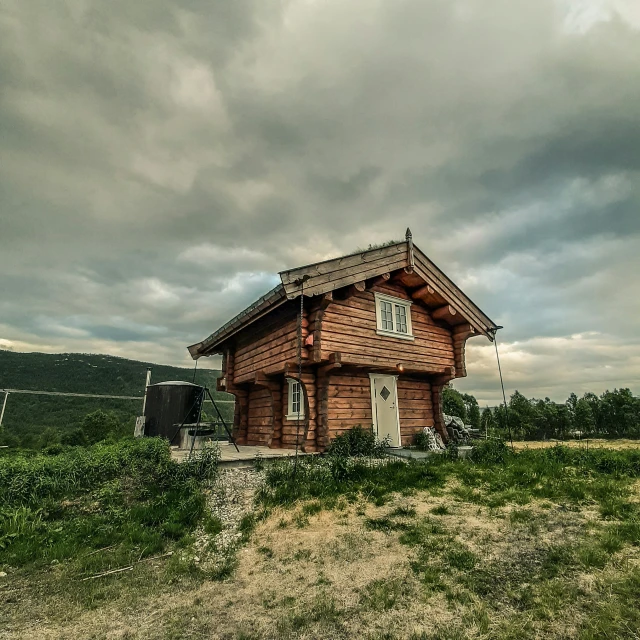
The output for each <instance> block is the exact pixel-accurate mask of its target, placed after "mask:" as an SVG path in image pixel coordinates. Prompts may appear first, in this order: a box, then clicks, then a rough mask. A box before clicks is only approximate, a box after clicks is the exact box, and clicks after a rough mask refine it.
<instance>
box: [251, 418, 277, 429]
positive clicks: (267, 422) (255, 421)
mask: <svg viewBox="0 0 640 640" xmlns="http://www.w3.org/2000/svg"><path fill="white" fill-rule="evenodd" d="M260 426H273V418H271V417H264V418H252V417H251V416H249V428H250V429H251V428H252V427H260Z"/></svg>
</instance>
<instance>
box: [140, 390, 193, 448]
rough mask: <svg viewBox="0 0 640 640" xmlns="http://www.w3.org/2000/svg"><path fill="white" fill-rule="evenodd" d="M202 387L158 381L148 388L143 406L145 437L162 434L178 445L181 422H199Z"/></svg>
mask: <svg viewBox="0 0 640 640" xmlns="http://www.w3.org/2000/svg"><path fill="white" fill-rule="evenodd" d="M202 392H203V387H201V386H199V385H197V384H191V383H190V382H180V381H172V382H159V383H158V384H151V385H149V386H148V387H147V404H146V405H145V411H144V417H145V421H144V423H145V430H144V433H145V435H146V436H161V437H163V438H167V439H168V440H171V444H175V445H178V444H180V434H179V433H176V431H177V430H178V426H179V425H181V424H182V423H185V424H194V423H195V422H197V421H198V414H199V413H200V405H201V403H202V400H203V393H202Z"/></svg>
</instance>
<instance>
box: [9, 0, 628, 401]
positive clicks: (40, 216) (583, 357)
mask: <svg viewBox="0 0 640 640" xmlns="http://www.w3.org/2000/svg"><path fill="white" fill-rule="evenodd" d="M639 205H640V3H638V2H637V0H601V1H600V2H598V1H597V0H588V1H587V0H585V1H584V2H581V1H578V0H563V1H560V0H535V2H532V1H531V0H482V1H481V0H349V1H348V2H345V1H344V0H291V1H288V0H234V1H233V2H231V1H230V0H206V1H205V0H173V1H171V2H168V1H165V0H156V1H155V2H132V1H131V0H126V1H119V0H112V1H111V2H104V1H98V0H66V1H60V2H52V1H51V0H3V2H2V4H1V7H0V348H5V349H6V348H8V349H13V350H16V351H34V350H37V351H48V352H60V351H82V352H95V353H110V354H115V355H120V356H125V357H130V358H136V359H144V360H148V361H153V362H161V363H168V364H188V365H190V364H191V360H190V359H189V357H188V354H187V351H186V348H185V347H186V345H188V344H191V343H193V342H197V341H199V340H201V339H202V338H204V337H205V336H206V335H208V334H209V333H211V332H212V331H213V330H214V329H216V328H217V327H218V326H220V325H221V324H222V323H224V322H225V321H226V320H228V319H229V318H230V317H231V316H232V315H233V314H235V313H236V312H238V311H240V310H242V309H243V308H244V307H245V306H246V305H247V304H248V303H250V302H252V301H253V300H254V299H255V298H257V297H258V296H260V295H262V294H263V293H264V292H265V291H266V290H268V289H269V288H271V287H272V286H274V284H276V282H277V280H276V275H275V274H276V273H277V272H278V271H279V270H282V269H285V268H290V267H294V266H297V265H300V264H305V263H309V262H313V261H315V260H320V259H325V258H328V257H334V256H337V255H340V254H341V253H344V252H349V251H352V250H354V249H355V248H358V247H366V246H367V245H369V244H370V243H376V242H381V241H384V240H388V239H391V238H398V239H401V238H402V237H403V235H404V231H405V229H406V227H407V226H410V227H411V229H412V231H413V234H414V240H415V242H416V244H417V245H418V246H419V247H420V248H421V249H422V250H423V251H424V252H425V253H426V254H427V255H429V256H430V257H431V258H432V259H433V260H434V261H435V262H436V264H438V265H439V266H440V267H441V268H442V269H443V270H444V271H445V272H446V273H447V274H448V275H449V276H450V277H452V278H453V279H454V281H456V282H457V283H458V284H459V285H460V286H461V287H462V288H463V289H464V290H465V291H466V292H467V293H468V294H469V295H470V297H471V298H472V299H473V300H474V301H475V302H476V303H477V304H478V305H479V306H480V307H481V308H482V309H483V310H484V311H485V312H486V313H487V314H488V315H489V316H490V317H491V318H492V319H493V320H494V321H496V322H497V323H498V324H502V325H504V326H505V329H504V331H502V332H501V333H500V334H499V337H500V346H501V351H502V360H503V369H504V373H505V378H506V385H507V391H508V392H509V393H510V392H512V391H513V390H514V389H516V388H517V389H519V390H520V391H522V392H523V393H524V394H525V395H527V396H537V397H544V396H550V397H551V398H552V399H555V400H564V399H565V398H566V396H567V395H568V393H569V392H570V391H572V390H575V391H576V392H578V393H582V392H584V391H587V390H593V391H596V392H598V393H600V392H602V391H603V390H604V389H606V388H613V387H620V386H630V387H631V388H632V389H633V390H634V392H635V393H638V392H640V321H639V320H638V318H640V277H639V274H640V210H639ZM468 345H469V346H468V349H467V355H468V372H469V377H468V378H467V379H466V380H465V381H463V382H462V383H460V384H458V385H457V386H458V388H460V389H464V390H468V391H473V392H475V393H476V394H477V395H478V397H479V399H480V400H481V402H483V403H486V402H488V403H491V404H494V403H495V402H497V400H498V396H499V384H498V380H497V373H496V366H495V353H494V351H493V347H492V346H491V345H490V344H489V343H488V342H487V341H486V340H485V339H484V338H475V339H473V340H470V341H469V343H468ZM203 364H204V363H203ZM213 364H215V363H213V362H211V361H209V363H208V365H209V366H211V365H213ZM205 366H207V365H205ZM0 384H10V382H9V381H2V382H1V383H0Z"/></svg>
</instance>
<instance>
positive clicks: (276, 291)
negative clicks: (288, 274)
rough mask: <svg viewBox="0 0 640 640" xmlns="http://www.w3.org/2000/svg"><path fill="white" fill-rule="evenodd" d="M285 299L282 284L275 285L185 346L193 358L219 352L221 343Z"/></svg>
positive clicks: (282, 302)
mask: <svg viewBox="0 0 640 640" xmlns="http://www.w3.org/2000/svg"><path fill="white" fill-rule="evenodd" d="M286 301H287V296H286V294H285V291H284V287H283V286H282V284H279V285H277V286H276V287H274V288H273V289H271V291H269V292H267V293H266V294H265V295H263V296H262V297H261V298H258V300H256V301H255V302H254V303H253V304H251V305H249V306H248V307H247V308H246V309H245V310H244V311H241V312H240V313H239V314H238V315H236V316H234V317H233V318H231V320H229V322H227V323H226V324H224V325H223V326H222V327H220V329H218V330H217V331H215V332H214V333H212V334H211V335H210V336H209V337H208V338H206V339H205V340H203V341H202V342H197V343H196V344H192V345H191V346H189V347H187V349H188V350H189V353H190V354H191V357H192V358H193V359H194V360H197V359H198V358H200V357H202V356H211V355H215V354H219V353H221V349H220V347H221V345H222V344H223V343H224V342H225V341H226V340H228V339H229V338H231V337H232V336H233V335H235V334H236V333H237V332H238V331H240V330H241V329H244V328H245V327H247V326H248V325H250V324H251V323H253V322H255V321H256V320H258V318H261V317H262V316H263V315H265V314H266V313H269V312H270V311H272V310H273V309H275V308H276V307H279V306H280V305H281V304H284V303H285V302H286Z"/></svg>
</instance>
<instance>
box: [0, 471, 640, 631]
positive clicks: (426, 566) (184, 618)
mask: <svg viewBox="0 0 640 640" xmlns="http://www.w3.org/2000/svg"><path fill="white" fill-rule="evenodd" d="M455 490H456V483H453V484H452V485H451V486H450V487H448V488H447V490H444V491H432V492H415V493H412V494H410V495H406V496H402V495H396V496H395V497H394V498H393V499H392V500H391V501H390V502H388V503H387V504H385V505H384V506H381V507H376V506H373V505H371V504H369V503H365V502H358V503H355V504H348V503H346V501H345V503H344V504H343V505H340V507H339V508H338V509H336V510H332V511H320V512H319V513H309V512H306V513H305V511H304V509H303V508H302V507H298V508H297V509H294V510H277V511H275V512H273V513H271V514H270V516H269V517H268V518H267V519H266V520H265V521H264V522H262V523H261V524H259V525H258V526H257V528H256V530H255V531H254V532H253V535H252V537H251V540H250V541H249V543H248V544H247V545H246V546H244V547H243V548H242V549H241V550H240V551H239V556H238V564H237V568H236V570H235V572H234V573H233V575H232V576H231V577H230V578H228V579H227V580H225V581H224V582H205V583H204V584H201V585H199V586H197V587H195V588H190V589H184V588H180V587H177V588H176V589H175V590H174V591H173V592H169V593H164V594H160V595H158V596H156V597H153V598H150V599H149V600H148V601H147V602H145V603H144V604H143V605H142V606H141V605H140V604H136V605H134V606H129V605H128V604H127V602H126V597H125V598H124V599H123V601H119V602H112V603H109V604H105V605H102V606H97V607H96V608H95V609H94V610H92V611H87V612H86V613H83V614H82V615H80V616H79V617H74V619H67V620H60V621H48V622H47V623H43V622H42V621H41V622H38V621H34V623H33V624H31V625H27V626H26V627H24V628H23V629H22V630H21V631H20V632H18V633H14V634H12V635H11V638H23V639H27V638H42V639H43V640H45V639H54V638H55V639H60V638H65V639H72V638H94V639H98V638H100V639H103V638H104V639H109V640H116V639H120V640H133V639H136V640H151V639H153V640H156V639H162V640H178V639H182V638H203V639H204V638H212V639H213V638H216V639H222V640H232V639H233V640H258V639H280V638H290V639H293V638H299V639H311V638H314V639H316V638H317V639H323V640H325V639H326V640H333V639H336V638H344V639H347V638H363V639H366V640H394V639H400V638H406V639H410V640H428V639H434V640H435V639H438V638H440V639H443V640H444V639H445V638H446V639H456V638H458V639H462V638H519V637H534V636H535V637H543V638H547V637H553V638H577V637H582V636H581V635H580V634H579V633H578V632H577V630H578V625H579V624H580V623H581V616H583V615H584V614H582V613H580V611H579V609H578V608H577V607H576V608H575V609H572V608H571V607H570V608H568V609H566V608H565V607H564V605H562V606H561V607H559V606H558V603H561V602H562V600H564V599H566V598H567V597H569V596H570V597H571V598H579V599H580V600H582V601H584V602H586V603H587V606H586V607H585V611H588V610H589V607H590V606H591V599H592V598H593V599H595V598H596V592H597V588H598V587H597V585H598V584H599V581H602V580H604V579H606V576H607V575H608V574H609V573H611V572H615V570H616V569H615V566H613V565H612V567H609V568H606V569H601V568H598V569H597V570H594V571H582V572H580V573H578V574H576V575H573V576H572V577H570V579H567V580H561V579H560V577H558V578H556V579H554V581H553V583H550V584H551V587H550V588H552V589H554V591H550V592H549V593H547V592H546V591H545V590H544V589H546V587H544V589H542V590H540V591H539V592H536V593H537V595H536V596H535V597H536V598H539V599H540V598H542V600H541V601H539V602H536V603H535V606H536V607H537V608H538V610H539V611H542V614H541V618H540V619H539V620H536V622H535V624H536V632H535V633H534V636H532V635H531V633H530V631H531V628H530V627H528V631H527V625H530V624H531V620H530V617H531V616H530V614H529V613H527V611H526V608H525V609H524V610H522V609H521V605H520V604H519V598H520V597H521V592H522V591H523V590H524V592H526V590H527V589H528V588H529V579H530V577H529V576H530V574H531V575H532V574H533V573H535V571H538V570H539V567H540V566H542V565H544V563H545V562H547V559H548V553H549V550H550V549H554V548H558V549H562V548H564V546H563V545H566V544H567V542H568V541H571V540H579V539H581V538H584V536H585V535H587V536H588V535H589V533H588V532H589V530H590V528H591V527H592V526H594V525H595V522H596V520H597V518H598V516H597V513H596V512H595V511H593V510H590V509H583V510H580V511H576V510H571V509H567V508H566V507H565V506H564V505H554V504H551V503H548V502H537V503H530V504H528V505H527V506H526V508H520V507H517V506H515V505H507V506H505V507H502V508H493V509H490V508H487V507H485V506H479V505H477V504H471V503H468V502H464V501H463V500H460V499H456V498H455ZM389 523H391V526H389ZM415 523H429V524H428V526H429V527H433V528H434V532H435V535H431V534H429V535H431V537H430V538H429V542H428V543H426V544H425V540H426V539H425V540H423V542H422V543H421V546H418V547H415V546H413V547H412V546H411V545H410V544H409V545H407V544H406V541H405V543H404V544H403V541H402V535H403V532H406V531H407V530H408V529H410V527H411V525H414V524H415ZM438 535H444V536H446V537H445V538H440V539H441V540H442V541H443V543H438ZM432 544H433V546H431V545H432ZM438 544H440V546H438ZM452 548H457V549H459V550H464V553H470V554H472V556H473V557H475V558H476V559H477V561H476V564H475V565H473V567H471V565H469V567H468V570H467V568H465V565H464V563H462V564H460V558H458V560H456V558H455V557H452V558H450V561H451V562H454V561H455V562H458V564H459V565H460V569H459V570H454V571H453V573H449V574H442V573H440V574H438V571H442V569H440V570H437V567H438V566H440V567H442V566H443V565H438V564H437V563H438V562H439V561H440V560H441V558H442V556H439V554H442V553H445V554H446V553H449V556H450V555H451V552H450V551H446V549H452ZM618 555H619V556H620V557H619V558H618V559H617V560H616V561H615V562H616V564H617V565H619V564H620V563H624V564H625V566H628V565H629V563H632V564H633V565H640V552H639V551H638V549H625V550H624V551H623V552H619V553H618ZM449 556H447V557H449ZM623 556H624V557H623ZM462 559H463V560H464V556H463V557H462ZM434 561H435V563H436V564H433V562H434ZM416 563H422V565H421V568H420V570H416ZM430 567H435V568H436V573H435V574H433V575H432V573H433V572H431V573H430ZM484 567H493V569H492V570H493V571H495V572H496V573H492V574H491V576H490V582H491V584H490V585H489V586H488V588H489V589H492V590H493V589H495V588H496V583H498V582H500V579H501V578H500V576H503V577H504V580H505V581H507V582H508V581H511V582H513V593H511V592H508V591H505V592H504V593H503V594H502V595H500V596H499V597H501V598H504V601H503V602H502V603H500V606H495V605H496V603H495V601H492V600H491V598H493V597H494V596H492V597H491V598H489V599H486V598H483V597H478V596H477V595H474V593H472V592H470V591H468V590H467V589H466V588H465V587H464V586H463V585H464V584H465V581H467V580H468V579H469V576H471V575H474V574H477V575H478V576H481V575H482V571H483V570H484V569H483V568H484ZM612 575H614V574H612ZM114 579H117V578H114ZM514 581H515V582H514ZM567 590H568V591H567ZM498 593H502V592H500V591H498ZM545 598H548V604H547V601H546V600H544V599H545ZM565 604H568V602H566V603H565ZM522 606H525V605H522ZM554 607H555V608H554ZM558 609H560V610H558ZM538 615H540V614H538ZM0 637H3V634H2V632H1V631H0ZM6 637H9V636H6Z"/></svg>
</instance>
